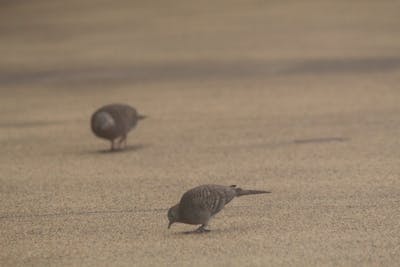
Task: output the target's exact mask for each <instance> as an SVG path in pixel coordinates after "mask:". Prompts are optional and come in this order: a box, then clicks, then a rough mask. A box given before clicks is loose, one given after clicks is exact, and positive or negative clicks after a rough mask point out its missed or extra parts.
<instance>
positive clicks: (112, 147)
mask: <svg viewBox="0 0 400 267" xmlns="http://www.w3.org/2000/svg"><path fill="white" fill-rule="evenodd" d="M110 150H111V151H113V150H114V139H113V140H111V148H110Z"/></svg>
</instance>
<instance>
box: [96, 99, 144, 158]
mask: <svg viewBox="0 0 400 267" xmlns="http://www.w3.org/2000/svg"><path fill="white" fill-rule="evenodd" d="M145 118H146V116H144V115H139V114H138V112H137V111H136V109H135V108H133V107H131V106H129V105H126V104H109V105H105V106H102V107H100V108H99V109H97V110H96V111H95V112H94V113H93V115H92V117H91V128H92V131H93V133H94V134H95V135H96V136H97V137H100V138H104V139H107V140H109V141H110V142H111V149H110V150H111V151H113V150H115V149H121V148H122V143H124V147H126V138H127V134H128V132H129V131H130V130H132V129H133V128H135V126H136V124H137V123H138V121H139V120H142V119H145ZM117 139H118V140H117ZM116 141H117V142H116Z"/></svg>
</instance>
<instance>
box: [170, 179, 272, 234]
mask: <svg viewBox="0 0 400 267" xmlns="http://www.w3.org/2000/svg"><path fill="white" fill-rule="evenodd" d="M266 193H271V192H270V191H264V190H245V189H241V188H239V187H236V185H231V186H224V185H215V184H205V185H200V186H197V187H194V188H192V189H190V190H189V191H187V192H186V193H184V194H183V196H182V198H181V200H180V201H179V203H178V204H176V205H175V206H172V207H171V208H170V209H169V210H168V220H169V224H168V229H169V228H171V225H172V224H173V223H176V222H180V223H185V224H192V225H199V224H200V225H201V226H200V227H199V228H197V229H196V230H195V231H194V232H197V233H204V232H209V231H210V230H209V229H206V228H207V226H208V222H209V221H210V219H211V218H212V217H213V216H214V215H215V214H217V213H218V212H220V211H221V210H222V209H223V208H224V206H225V205H226V204H228V203H229V202H230V201H231V200H232V199H234V198H235V197H240V196H244V195H252V194H266Z"/></svg>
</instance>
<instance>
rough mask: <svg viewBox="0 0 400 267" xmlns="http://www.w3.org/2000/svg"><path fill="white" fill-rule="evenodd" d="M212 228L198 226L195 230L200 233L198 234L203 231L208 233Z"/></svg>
mask: <svg viewBox="0 0 400 267" xmlns="http://www.w3.org/2000/svg"><path fill="white" fill-rule="evenodd" d="M210 231H211V230H210V229H206V228H205V226H203V225H202V226H200V227H199V228H197V229H196V230H195V231H194V232H195V233H198V234H202V233H208V232H210Z"/></svg>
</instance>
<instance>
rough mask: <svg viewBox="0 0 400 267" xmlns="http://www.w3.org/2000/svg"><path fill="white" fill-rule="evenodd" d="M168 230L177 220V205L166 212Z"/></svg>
mask: <svg viewBox="0 0 400 267" xmlns="http://www.w3.org/2000/svg"><path fill="white" fill-rule="evenodd" d="M168 220H169V224H168V229H169V228H171V225H172V224H173V223H175V222H178V220H179V205H178V204H177V205H175V206H173V207H171V208H170V209H169V210H168Z"/></svg>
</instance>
